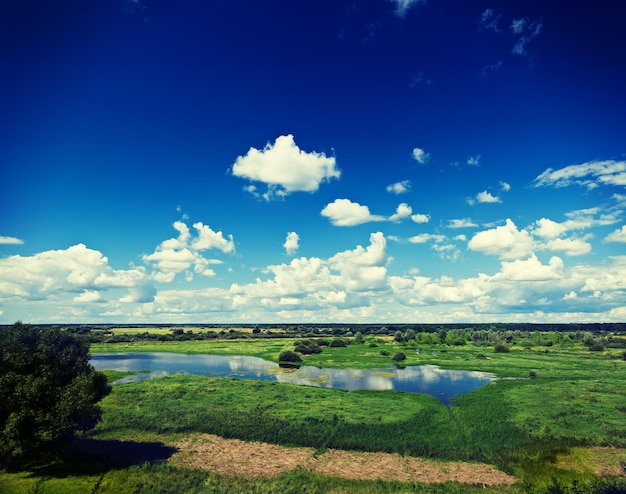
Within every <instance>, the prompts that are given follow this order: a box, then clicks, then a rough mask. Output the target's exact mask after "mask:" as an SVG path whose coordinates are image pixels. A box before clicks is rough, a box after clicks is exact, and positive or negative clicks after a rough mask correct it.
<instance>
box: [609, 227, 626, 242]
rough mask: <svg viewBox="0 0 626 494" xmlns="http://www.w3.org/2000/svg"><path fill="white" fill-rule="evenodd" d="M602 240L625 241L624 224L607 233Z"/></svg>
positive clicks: (625, 228)
mask: <svg viewBox="0 0 626 494" xmlns="http://www.w3.org/2000/svg"><path fill="white" fill-rule="evenodd" d="M604 241H605V242H620V243H626V225H623V226H622V227H621V228H618V229H617V230H614V231H612V232H611V233H609V234H608V235H607V236H606V237H604Z"/></svg>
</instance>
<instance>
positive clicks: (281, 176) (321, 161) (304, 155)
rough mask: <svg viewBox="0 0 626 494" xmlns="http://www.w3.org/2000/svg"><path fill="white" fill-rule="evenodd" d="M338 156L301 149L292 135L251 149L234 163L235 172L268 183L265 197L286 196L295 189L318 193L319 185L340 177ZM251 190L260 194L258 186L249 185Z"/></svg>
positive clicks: (254, 180) (296, 190)
mask: <svg viewBox="0 0 626 494" xmlns="http://www.w3.org/2000/svg"><path fill="white" fill-rule="evenodd" d="M335 164H336V163H335V158H334V157H327V156H326V155H325V154H324V153H317V152H314V151H313V152H310V153H309V152H305V151H302V150H301V149H300V148H299V147H298V146H297V145H296V143H295V141H294V138H293V135H291V134H289V135H283V136H279V137H278V138H276V141H275V142H274V144H273V145H272V144H270V143H267V145H266V146H265V148H263V149H262V150H258V149H256V148H252V147H251V148H250V150H249V151H248V153H247V154H246V155H245V156H239V157H237V160H236V161H235V163H234V165H233V166H232V173H233V175H235V176H237V177H241V178H245V179H247V180H250V181H253V182H261V183H264V184H265V185H266V186H267V191H266V192H265V193H263V194H262V197H263V198H264V199H265V200H271V199H274V198H276V197H284V196H286V195H289V194H291V193H293V192H315V191H317V190H318V188H319V186H320V184H321V183H322V182H325V181H329V180H331V179H333V178H339V177H340V175H341V172H340V171H339V170H338V169H337V167H336V166H335ZM246 190H247V191H248V192H251V193H253V194H255V195H259V194H258V191H257V188H256V187H252V186H248V187H247V188H246Z"/></svg>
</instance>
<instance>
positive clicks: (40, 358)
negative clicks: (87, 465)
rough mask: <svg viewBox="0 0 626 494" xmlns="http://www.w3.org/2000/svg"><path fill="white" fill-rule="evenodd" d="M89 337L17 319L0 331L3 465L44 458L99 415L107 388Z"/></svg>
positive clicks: (0, 446) (86, 428)
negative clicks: (91, 355) (93, 358)
mask: <svg viewBox="0 0 626 494" xmlns="http://www.w3.org/2000/svg"><path fill="white" fill-rule="evenodd" d="M109 391H110V388H109V387H108V385H107V380H106V377H105V375H104V374H102V373H100V372H96V371H95V370H94V368H93V367H92V366H91V364H90V363H89V348H88V346H87V344H86V343H84V342H83V341H81V340H79V339H77V338H76V337H74V336H72V335H71V334H68V333H67V332H64V331H63V330H61V329H58V328H46V329H38V328H35V327H33V326H28V325H24V324H21V323H16V324H14V325H13V326H11V327H9V328H6V329H3V330H2V331H0V457H1V458H2V459H3V461H4V463H5V466H9V467H12V466H14V465H15V464H17V463H19V462H30V461H35V460H39V459H41V457H42V456H44V454H46V453H49V452H50V453H51V452H52V451H54V450H55V449H57V447H58V446H59V445H60V443H62V442H63V441H64V440H66V439H69V438H71V437H72V436H73V434H74V432H77V431H87V430H89V429H91V428H92V427H94V426H95V425H96V424H97V423H98V421H99V420H100V417H101V411H100V408H99V407H98V406H97V403H98V402H99V401H100V400H101V399H102V398H104V397H105V396H106V395H107V394H109Z"/></svg>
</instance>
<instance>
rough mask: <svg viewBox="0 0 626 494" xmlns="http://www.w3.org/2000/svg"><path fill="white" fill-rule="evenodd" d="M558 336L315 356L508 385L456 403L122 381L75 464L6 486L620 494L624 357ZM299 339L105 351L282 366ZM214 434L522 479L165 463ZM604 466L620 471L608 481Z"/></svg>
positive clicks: (231, 384)
mask: <svg viewBox="0 0 626 494" xmlns="http://www.w3.org/2000/svg"><path fill="white" fill-rule="evenodd" d="M542 338H543V340H542ZM546 338H548V339H550V338H551V337H550V336H549V335H544V336H542V337H538V336H535V339H534V340H533V339H529V338H526V339H519V340H516V341H514V342H512V343H511V344H509V345H508V349H509V350H510V351H509V352H508V353H495V352H494V347H493V345H487V344H484V345H483V346H475V345H470V344H466V345H458V346H457V345H444V344H433V345H431V344H423V343H420V342H417V341H411V342H408V343H407V342H403V343H398V342H395V341H394V340H393V338H390V337H377V338H365V341H364V343H363V344H351V345H348V346H346V347H330V346H324V347H323V351H322V353H318V354H314V355H304V356H303V359H304V364H306V365H316V366H320V367H335V368H381V367H384V366H386V365H389V364H390V363H391V362H392V360H391V357H390V355H393V354H394V353H395V352H397V351H403V352H404V353H405V354H406V356H407V359H406V360H405V361H404V362H402V363H403V365H420V364H433V365H438V366H440V367H442V368H445V369H463V370H478V371H487V372H492V373H494V374H495V375H496V376H497V377H498V379H497V380H496V381H495V382H494V383H493V384H490V385H487V386H484V387H482V388H480V389H478V390H475V391H473V392H471V393H469V394H467V395H464V396H461V397H458V398H457V399H455V400H454V401H453V404H452V406H450V407H449V408H448V407H446V406H444V405H443V404H442V403H441V402H439V401H438V400H436V399H435V398H433V397H430V396H427V395H420V394H413V393H402V392H393V391H384V392H378V391H377V392H373V391H359V392H345V391H340V390H333V389H323V388H315V387H305V386H296V385H289V384H278V383H272V382H262V381H247V380H235V379H221V378H207V377H198V376H184V375H177V376H169V377H166V378H161V379H155V380H151V381H145V382H141V383H129V384H124V385H118V386H116V387H114V389H113V392H112V393H111V394H110V395H109V396H108V397H107V398H105V400H104V401H103V402H102V407H103V410H104V415H103V419H102V421H101V423H100V424H99V425H98V426H97V427H96V429H94V430H93V431H91V432H89V433H88V434H86V435H85V436H84V437H82V438H79V440H78V441H77V442H76V443H75V445H74V450H73V451H70V452H69V453H68V455H69V456H68V457H67V459H66V461H65V462H63V461H61V462H59V463H57V464H53V465H49V466H47V467H46V468H43V469H40V470H37V471H34V472H29V473H27V474H25V473H3V474H0V491H2V492H64V493H65V492H258V493H261V492H320V493H321V492H368V493H369V492H442V493H447V492H450V493H452V492H478V491H480V492H493V493H496V492H520V493H522V492H524V493H532V492H536V493H543V492H572V493H573V492H577V493H579V492H620V490H619V488H626V484H625V483H624V481H623V480H619V479H620V477H619V475H620V474H623V473H624V471H623V469H624V466H626V388H625V387H624V386H623V383H624V382H625V381H626V360H624V351H623V350H622V349H619V348H608V347H607V348H605V349H604V350H603V351H589V348H588V347H587V346H585V345H583V343H582V342H580V341H574V340H572V339H569V338H567V339H562V338H552V339H550V341H552V340H554V342H553V343H552V344H549V345H546V344H545V340H546ZM294 341H295V340H294V339H258V340H210V341H181V342H177V341H171V342H154V341H139V342H130V343H116V344H104V343H101V344H94V345H92V348H91V350H92V352H94V353H102V352H127V351H133V352H136V351H168V352H184V353H192V352H193V353H213V354H232V355H252V356H258V357H263V358H266V359H268V360H273V361H277V358H278V354H279V353H280V352H281V351H283V350H286V349H293V344H294ZM534 343H539V344H534ZM117 377H119V374H117V373H116V374H114V373H110V375H109V378H110V379H114V378H117ZM200 433H206V434H216V435H219V436H222V437H225V438H237V439H242V440H247V441H262V442H266V443H273V444H280V445H285V446H289V447H303V446H305V447H310V448H313V449H315V450H316V451H319V452H320V454H321V453H323V452H324V451H326V450H327V449H341V450H351V451H369V452H388V453H399V454H400V455H402V456H404V457H427V458H433V459H436V460H438V461H470V462H483V463H488V464H491V465H494V466H496V467H497V468H498V469H500V470H502V471H504V472H506V473H508V474H511V475H514V476H515V477H517V478H518V479H519V480H518V482H517V483H516V484H515V485H513V486H509V487H505V486H494V487H488V486H487V487H485V488H483V486H478V485H474V486H471V485H468V484H459V483H456V482H447V483H444V484H423V483H415V482H398V481H385V480H350V479H346V478H341V477H328V476H324V475H319V474H317V473H314V472H310V471H306V470H303V469H296V470H292V471H290V472H285V473H282V474H280V475H278V476H275V477H269V478H243V477H241V478H233V477H229V476H224V475H220V474H217V473H214V472H210V471H206V470H200V469H197V468H191V467H189V468H187V467H184V466H181V464H173V463H171V462H168V461H165V460H167V458H169V457H170V456H171V454H172V451H173V447H174V445H175V444H176V443H177V442H178V441H180V440H181V438H185V437H190V436H193V435H195V434H200ZM122 446H123V448H122ZM116 448H117V449H116ZM120 448H121V449H124V450H131V451H136V452H137V454H136V455H131V456H132V457H131V458H123V457H124V456H125V455H119V454H117V453H111V451H118V450H119V449H120ZM126 456H128V455H126ZM77 458H79V459H80V460H77ZM602 469H604V472H605V474H606V473H607V472H608V473H610V474H611V473H612V475H613V476H611V475H609V476H608V477H599V476H598V475H597V473H598V472H600V471H601V470H602ZM607 469H608V470H607ZM620 482H621V483H620ZM618 486H621V487H618ZM611 488H615V489H618V490H610V489H611ZM603 489H604V490H603Z"/></svg>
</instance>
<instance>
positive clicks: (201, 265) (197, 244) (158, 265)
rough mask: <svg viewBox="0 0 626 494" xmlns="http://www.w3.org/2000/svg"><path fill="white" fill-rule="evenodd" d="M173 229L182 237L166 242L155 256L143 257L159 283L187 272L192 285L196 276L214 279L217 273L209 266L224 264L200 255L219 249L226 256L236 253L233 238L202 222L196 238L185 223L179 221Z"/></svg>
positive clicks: (155, 252) (197, 228)
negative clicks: (194, 275)
mask: <svg viewBox="0 0 626 494" xmlns="http://www.w3.org/2000/svg"><path fill="white" fill-rule="evenodd" d="M172 226H173V227H174V229H176V230H177V231H178V233H179V235H178V237H177V238H170V239H168V240H164V241H163V242H161V244H160V245H158V246H157V247H156V249H155V250H154V252H153V253H152V254H144V255H143V256H142V260H143V261H144V262H145V263H147V264H150V265H152V266H154V268H155V270H156V271H155V273H153V275H152V277H153V279H154V280H156V281H159V282H162V283H169V282H172V281H173V280H174V278H175V277H176V275H177V274H178V273H181V272H183V271H186V279H187V280H188V281H190V280H192V279H193V273H196V274H199V275H201V276H206V277H213V276H215V271H213V269H211V268H210V267H209V266H210V265H212V264H221V263H222V261H220V260H218V259H207V258H205V257H204V256H203V255H202V254H201V253H200V252H201V251H204V250H208V249H217V250H220V251H222V252H224V253H233V252H234V250H235V243H234V240H233V237H232V235H230V236H229V238H228V239H226V238H225V237H224V234H223V233H222V232H215V231H213V230H212V229H211V228H210V227H209V226H207V225H204V224H202V223H201V222H197V223H194V224H193V227H194V229H195V230H196V237H195V238H193V236H192V234H191V232H190V231H189V227H188V226H187V225H186V224H185V223H183V222H182V221H175V222H174V224H173V225H172ZM191 270H193V272H192V271H191Z"/></svg>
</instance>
